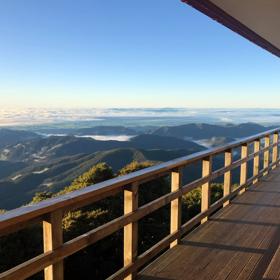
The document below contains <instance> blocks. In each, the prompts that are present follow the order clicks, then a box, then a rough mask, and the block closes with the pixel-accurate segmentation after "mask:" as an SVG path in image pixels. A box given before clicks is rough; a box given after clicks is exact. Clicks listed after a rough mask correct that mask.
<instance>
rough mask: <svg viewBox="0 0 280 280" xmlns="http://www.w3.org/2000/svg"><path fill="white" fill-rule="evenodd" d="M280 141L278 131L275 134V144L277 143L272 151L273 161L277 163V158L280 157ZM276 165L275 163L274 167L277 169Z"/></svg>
mask: <svg viewBox="0 0 280 280" xmlns="http://www.w3.org/2000/svg"><path fill="white" fill-rule="evenodd" d="M278 141H279V134H278V132H275V133H274V134H273V144H277V145H276V146H274V147H273V151H272V162H273V163H276V162H277V159H278ZM275 168H276V165H274V166H273V167H272V169H275Z"/></svg>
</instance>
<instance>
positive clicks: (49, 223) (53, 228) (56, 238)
mask: <svg viewBox="0 0 280 280" xmlns="http://www.w3.org/2000/svg"><path fill="white" fill-rule="evenodd" d="M43 243H44V252H45V253H47V252H50V251H53V250H55V249H57V248H58V247H60V246H62V244H63V231H62V212H61V211H57V212H53V213H51V214H50V216H49V217H48V219H46V220H45V221H43ZM44 275H45V280H63V279H64V270H63V261H59V262H56V263H54V264H52V265H50V266H47V267H46V268H45V269H44Z"/></svg>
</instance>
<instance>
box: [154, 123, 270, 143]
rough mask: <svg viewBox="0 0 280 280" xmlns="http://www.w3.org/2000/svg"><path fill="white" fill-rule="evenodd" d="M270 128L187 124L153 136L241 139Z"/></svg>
mask: <svg viewBox="0 0 280 280" xmlns="http://www.w3.org/2000/svg"><path fill="white" fill-rule="evenodd" d="M268 129H270V128H268V127H264V126H261V125H258V124H255V123H244V124H240V125H227V126H221V125H212V124H186V125H180V126H165V127H160V128H158V129H156V130H155V131H154V132H153V134H155V135H160V136H172V137H178V138H181V139H209V138H212V137H229V138H241V137H246V136H250V135H253V134H257V133H260V132H263V131H266V130H268Z"/></svg>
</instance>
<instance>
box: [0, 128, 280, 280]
mask: <svg viewBox="0 0 280 280" xmlns="http://www.w3.org/2000/svg"><path fill="white" fill-rule="evenodd" d="M279 131H280V129H274V130H270V131H267V132H265V133H261V134H258V135H254V136H252V137H249V138H246V139H242V140H238V141H235V142H233V143H230V144H228V145H226V146H223V147H218V148H214V149H209V150H206V151H203V152H199V153H196V154H193V155H190V156H186V157H183V158H179V159H176V160H172V161H170V162H166V163H163V164H160V165H157V166H153V167H150V168H147V169H144V170H141V171H137V172H134V173H131V174H129V175H126V176H122V177H118V178H115V179H112V180H108V181H105V182H102V183H99V184H96V185H93V186H90V187H88V188H85V189H82V190H79V191H75V192H72V193H70V194H67V195H64V196H61V197H57V198H54V199H50V200H46V201H44V202H41V203H38V204H36V205H31V206H27V207H22V208H19V209H16V210H13V211H10V212H7V213H5V214H3V215H0V235H8V234H10V233H12V232H15V231H18V230H20V229H23V228H25V227H27V226H29V225H31V224H34V223H42V224H43V237H44V238H43V245H44V246H43V248H44V253H42V254H41V255H38V256H37V257H35V258H33V259H30V260H28V261H26V262H24V263H22V264H20V265H18V266H16V267H14V268H12V269H10V270H8V271H6V272H3V273H2V274H0V279H13V280H19V279H26V278H28V277H30V276H32V275H34V274H36V273H37V272H40V271H42V270H44V275H45V276H44V277H45V279H46V280H51V279H52V280H62V279H64V276H63V260H64V259H65V258H67V257H69V256H71V255H73V254H74V253H76V252H78V251H80V250H82V249H84V248H86V247H87V246H90V245H92V244H94V243H96V242H97V241H99V240H101V239H104V238H105V237H107V236H109V235H111V234H112V233H114V232H116V231H118V230H121V229H123V230H124V241H123V246H124V266H123V268H122V269H120V270H119V271H117V272H116V273H115V274H114V275H112V276H110V277H109V278H108V279H135V278H137V277H139V278H140V279H143V280H147V279H151V280H163V279H211V278H212V279H267V280H268V279H278V277H279V274H280V269H279V265H278V264H279V261H280V254H279V252H280V251H279V249H278V247H279V241H280V238H279V226H280V220H279V217H280V210H279V209H280V208H279V207H280V184H279V183H280V181H279V180H280V173H279V172H278V169H277V166H278V164H279V157H278V146H279ZM239 147H240V148H241V158H239V159H237V160H235V161H234V160H233V150H234V149H236V148H239ZM217 155H223V156H224V167H222V168H220V169H218V170H213V169H212V159H213V157H215V156H217ZM249 161H253V175H252V176H251V177H250V178H248V174H249V172H248V162H249ZM261 161H262V162H261ZM194 163H197V164H199V163H201V166H202V176H201V178H199V179H197V180H195V181H193V182H190V183H187V184H185V185H184V184H183V180H182V178H183V172H184V167H186V166H188V165H191V164H194ZM239 167H240V184H239V186H235V187H234V188H233V185H232V171H233V170H234V169H236V168H239ZM260 167H262V168H261V169H260ZM163 176H170V177H171V186H170V192H169V193H167V194H165V195H164V196H162V197H159V198H157V199H156V200H153V201H151V202H149V203H147V204H144V205H141V206H140V207H139V206H138V190H139V186H140V185H141V184H142V183H143V182H147V181H151V180H153V179H155V178H159V177H163ZM220 176H223V177H224V185H223V187H224V195H223V197H222V198H221V199H219V200H218V201H216V202H214V203H213V204H211V201H210V192H211V188H210V184H211V181H213V180H215V179H216V178H218V177H220ZM198 187H201V193H202V199H201V212H200V213H199V214H198V215H196V216H195V217H193V218H192V219H191V220H189V221H187V222H186V223H182V218H181V216H182V207H181V206H182V197H183V196H184V195H186V194H187V193H188V192H190V191H192V190H194V189H195V188H198ZM119 192H123V194H124V205H122V207H123V209H124V214H123V216H121V217H119V218H117V219H115V220H112V221H110V222H108V223H106V224H104V225H102V226H100V227H98V228H96V229H93V230H91V231H89V232H87V233H85V234H83V235H81V236H78V237H76V238H74V239H72V240H70V241H67V242H64V241H63V238H62V236H63V232H62V218H63V215H64V213H66V212H67V211H69V210H73V209H77V208H80V207H83V206H86V205H89V204H92V203H93V202H96V201H99V200H101V199H104V198H106V197H110V196H112V195H114V194H116V193H119ZM166 205H170V234H169V235H168V236H166V237H165V238H164V239H163V240H161V241H160V242H159V243H157V244H156V245H154V246H153V247H151V248H150V249H149V250H148V251H146V252H144V253H142V254H138V248H137V244H138V221H139V220H140V219H142V218H144V217H146V216H147V215H149V214H151V213H153V212H154V211H156V210H158V209H160V208H161V207H164V206H166ZM0 253H1V252H0ZM161 253H163V254H161ZM160 254H161V255H160ZM1 257H2V256H1ZM156 257H157V258H156Z"/></svg>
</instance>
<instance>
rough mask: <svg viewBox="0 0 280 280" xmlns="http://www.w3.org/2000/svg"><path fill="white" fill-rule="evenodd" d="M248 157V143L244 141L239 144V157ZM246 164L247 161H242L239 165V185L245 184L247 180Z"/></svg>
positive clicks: (243, 190)
mask: <svg viewBox="0 0 280 280" xmlns="http://www.w3.org/2000/svg"><path fill="white" fill-rule="evenodd" d="M247 157H248V143H245V144H243V145H242V146H241V159H245V158H247ZM247 166H248V162H247V161H246V162H244V163H242V164H241V166H240V186H242V185H244V184H246V182H247ZM245 190H246V189H245V188H243V189H241V190H240V191H239V194H242V193H244V192H245Z"/></svg>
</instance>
